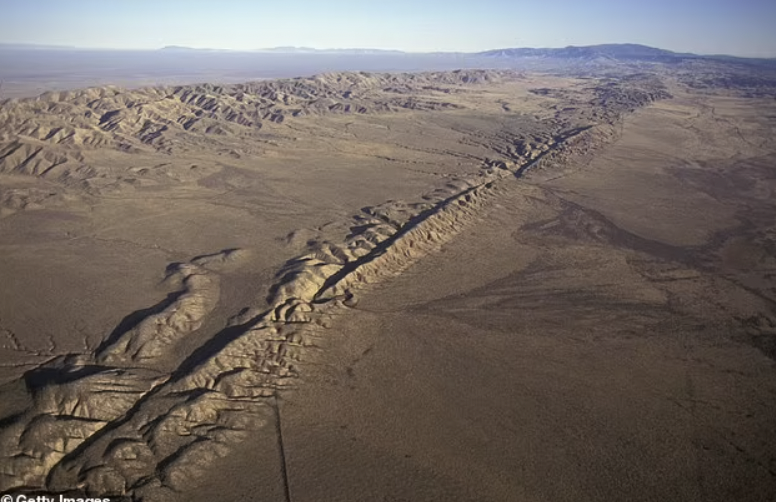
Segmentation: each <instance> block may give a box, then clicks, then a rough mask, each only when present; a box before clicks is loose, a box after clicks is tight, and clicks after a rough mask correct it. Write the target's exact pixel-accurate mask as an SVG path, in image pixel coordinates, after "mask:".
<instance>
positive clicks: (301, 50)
mask: <svg viewBox="0 0 776 502" xmlns="http://www.w3.org/2000/svg"><path fill="white" fill-rule="evenodd" d="M256 52H275V53H281V54H342V55H353V54H366V55H377V54H405V52H403V51H395V50H385V49H315V48H313V47H271V48H269V49H258V50H257V51H256Z"/></svg>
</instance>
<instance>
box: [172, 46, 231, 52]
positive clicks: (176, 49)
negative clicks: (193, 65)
mask: <svg viewBox="0 0 776 502" xmlns="http://www.w3.org/2000/svg"><path fill="white" fill-rule="evenodd" d="M159 50H160V51H163V52H233V51H230V50H229V49H197V48H194V47H185V46H182V45H167V46H165V47H162V48H161V49H159Z"/></svg>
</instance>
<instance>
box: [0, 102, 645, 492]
mask: <svg viewBox="0 0 776 502" xmlns="http://www.w3.org/2000/svg"><path fill="white" fill-rule="evenodd" d="M651 99H652V96H651V95H647V98H646V99H645V100H644V101H643V103H641V104H646V103H648V102H649V101H650V100H651ZM617 110H618V111H617V113H616V114H614V115H610V116H609V118H608V119H607V120H606V121H605V122H604V123H602V124H600V125H598V126H595V127H589V128H588V127H581V128H580V127H577V128H574V129H571V130H568V131H566V132H565V133H564V134H562V135H560V136H558V137H556V138H553V139H552V142H551V143H547V144H546V146H545V147H542V148H538V149H537V151H538V152H539V153H536V154H532V155H531V156H530V161H528V162H527V163H522V164H518V163H517V162H516V161H515V159H509V158H506V159H503V160H495V161H494V160H490V161H489V162H487V163H486V164H487V165H486V166H485V168H484V169H483V170H482V171H481V172H480V173H479V174H478V175H476V176H472V177H470V178H465V179H458V180H454V181H451V182H450V183H449V184H448V185H447V186H446V187H445V188H444V189H442V190H437V191H436V192H434V193H431V194H429V195H428V196H427V197H426V198H425V201H424V202H418V203H413V204H405V203H398V202H390V203H386V204H384V205H381V206H376V207H370V208H365V209H364V210H363V211H362V213H361V214H359V215H357V216H356V217H354V219H353V221H352V225H350V228H351V233H350V234H349V235H348V236H347V237H346V238H345V239H344V240H343V241H342V242H341V243H332V242H329V241H318V242H314V243H313V244H312V245H311V246H310V248H309V250H308V252H306V253H305V254H303V255H301V256H299V257H297V258H295V259H293V260H291V261H289V262H288V263H287V264H286V266H285V267H284V268H283V269H282V270H281V271H280V272H279V273H278V276H277V282H276V284H275V285H274V286H273V287H272V288H271V291H270V297H269V304H270V308H269V309H266V310H260V309H259V308H248V309H246V310H245V311H244V312H241V313H240V314H239V315H237V316H235V317H234V318H233V320H232V322H231V324H230V325H229V326H227V327H226V328H225V329H224V330H222V331H221V332H219V333H217V334H215V335H214V337H213V338H212V339H211V340H210V341H209V342H208V343H207V344H206V345H204V346H202V347H201V348H200V349H199V350H197V351H195V352H194V353H193V354H191V356H189V357H188V358H187V359H186V360H185V361H183V362H182V363H181V364H180V366H179V367H178V368H177V370H176V371H174V372H173V373H172V374H170V373H169V372H165V371H164V370H161V369H160V368H162V367H163V364H161V362H162V361H163V360H164V359H165V357H166V356H167V355H169V354H170V353H171V352H172V351H173V350H174V349H175V345H176V343H177V342H178V341H179V340H180V339H182V338H183V337H185V336H186V335H187V334H189V333H192V332H194V331H196V330H198V329H200V327H201V326H202V324H203V322H204V320H205V319H206V317H207V316H208V315H209V314H210V313H211V312H212V310H213V309H214V308H215V306H216V305H217V303H218V297H219V280H220V279H219V277H218V274H217V270H218V267H219V266H220V264H222V263H224V262H228V261H230V260H233V259H238V260H239V255H240V252H239V251H235V250H229V251H225V252H222V253H220V254H216V255H212V256H208V257H199V258H197V259H194V260H192V261H191V262H189V263H185V264H177V265H174V266H172V268H171V269H170V274H169V277H168V280H170V281H173V283H174V284H177V285H178V286H179V289H178V292H177V293H174V294H173V295H171V296H170V297H169V298H168V299H167V300H165V302H163V303H162V304H160V305H159V307H160V308H159V309H158V312H157V313H154V314H152V315H149V316H146V317H145V318H143V319H141V320H139V322H138V323H137V324H135V325H133V326H128V327H127V329H125V330H122V331H119V332H117V333H114V334H113V335H112V336H111V337H109V338H108V339H107V340H106V341H105V342H104V343H103V344H102V346H101V347H100V348H99V349H98V350H96V351H95V352H94V353H93V354H86V355H73V356H67V357H62V358H58V359H56V360H54V361H51V362H50V363H47V364H46V365H44V366H43V367H41V368H40V369H38V370H36V371H34V372H31V373H29V374H28V375H27V380H28V385H29V386H30V388H31V389H32V391H33V394H34V397H35V402H34V405H33V406H32V407H31V408H30V409H29V410H28V411H27V412H25V414H24V415H23V416H21V417H19V419H18V420H17V421H16V422H15V423H14V424H12V425H11V426H10V427H8V428H6V429H5V430H3V433H2V436H1V437H0V444H2V451H3V452H4V453H5V457H4V458H3V459H2V471H1V472H2V478H0V489H1V490H8V489H12V488H40V487H46V488H47V489H49V490H62V491H63V490H68V489H72V488H73V487H78V488H80V489H83V490H85V491H86V492H89V493H94V494H102V495H105V494H131V495H132V496H134V497H136V498H139V499H155V498H159V497H163V495H164V493H163V492H167V491H172V492H175V491H179V490H181V489H182V488H184V487H185V486H187V485H189V484H191V483H193V482H195V481H196V479H197V477H198V476H199V474H200V473H202V472H203V470H205V469H207V468H208V467H209V466H211V465H212V464H213V461H214V460H215V459H217V458H219V457H222V456H224V455H226V454H228V452H229V451H230V450H231V449H232V448H233V447H234V446H235V445H237V444H239V442H240V441H241V440H242V439H244V438H245V437H246V436H247V435H249V434H251V432H252V431H254V430H257V429H259V428H261V427H264V426H265V425H266V424H268V423H270V422H272V421H273V420H274V418H273V417H274V415H273V413H274V410H273V406H275V405H276V404H275V399H276V398H277V395H278V392H279V391H281V390H283V389H285V388H289V387H291V386H293V385H295V382H297V378H298V377H299V376H300V373H301V368H302V367H303V365H304V364H305V362H308V361H312V360H313V359H314V358H315V354H316V352H317V351H319V350H321V348H322V346H323V344H324V338H323V334H324V331H323V329H325V328H327V327H328V326H329V325H330V322H331V319H332V317H333V316H336V315H340V314H342V313H344V312H345V311H346V310H347V309H348V308H351V307H353V306H354V305H355V304H356V300H357V295H358V293H359V291H361V290H363V289H365V288H368V287H369V285H370V284H374V283H378V282H380V281H382V280H384V279H386V278H388V277H391V276H395V275H397V274H400V273H401V272H402V271H403V270H405V269H406V268H407V267H409V266H410V265H412V264H413V263H415V262H416V261H417V260H419V259H420V258H422V257H423V256H425V255H428V254H429V253H432V252H434V251H436V250H438V249H439V248H440V246H442V245H443V244H444V243H446V242H448V241H449V240H450V239H452V238H453V237H454V236H455V235H456V234H458V233H459V232H461V231H462V230H463V229H465V228H466V227H467V226H468V225H470V224H471V223H473V222H475V221H477V219H478V218H479V217H480V216H479V215H480V214H481V213H482V209H483V207H484V206H486V205H487V204H488V203H489V201H491V200H492V199H493V198H494V197H496V196H497V195H498V192H499V183H498V181H499V179H502V178H504V177H511V176H515V175H517V176H521V175H523V174H524V173H525V172H527V171H528V170H529V169H532V168H535V167H537V166H540V165H542V163H544V162H547V161H552V162H557V163H562V162H564V161H567V160H568V159H570V158H574V156H576V155H584V154H586V153H589V152H590V151H591V149H594V148H596V147H597V146H598V145H599V144H600V143H601V142H606V141H611V140H613V139H615V138H616V130H617V127H616V121H615V120H614V119H612V117H613V116H614V117H616V119H617V120H619V119H620V118H621V115H622V113H624V112H625V111H627V110H625V109H617ZM510 166H512V167H510Z"/></svg>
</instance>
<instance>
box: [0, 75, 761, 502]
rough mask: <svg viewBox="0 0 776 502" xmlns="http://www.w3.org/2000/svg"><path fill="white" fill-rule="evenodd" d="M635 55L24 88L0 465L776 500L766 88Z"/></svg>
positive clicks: (362, 493) (97, 483)
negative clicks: (612, 61)
mask: <svg viewBox="0 0 776 502" xmlns="http://www.w3.org/2000/svg"><path fill="white" fill-rule="evenodd" d="M641 70H643V69H641ZM641 70H640V71H636V70H634V69H633V68H626V69H622V68H618V69H617V71H607V72H599V73H597V74H592V73H591V72H582V71H574V72H566V73H560V72H546V71H544V72H534V71H523V70H516V69H489V70H477V69H465V70H457V71H437V72H417V73H380V72H375V73H373V72H333V73H323V74H319V75H316V76H313V77H305V78H292V79H279V80H264V81H259V82H252V83H245V84H191V85H174V86H171V85H167V86H165V85H157V86H154V87H141V88H137V89H125V88H120V87H110V86H109V87H99V88H89V89H85V90H71V91H54V92H48V93H45V94H43V95H40V96H38V97H30V98H19V99H12V100H7V101H5V102H3V103H2V105H0V337H1V339H0V343H1V344H2V346H1V347H0V362H2V367H0V491H2V492H3V493H6V492H9V493H11V492H13V493H30V494H34V493H42V492H46V493H66V494H73V493H81V494H90V495H94V496H98V495H101V496H108V495H110V496H116V497H118V496H123V497H127V498H129V499H131V500H144V501H155V500H162V501H167V500H169V501H178V500H195V501H196V500H203V501H204V500H240V499H242V500H266V501H294V502H299V501H310V502H313V501H432V500H433V501H491V500H493V501H495V500H499V501H611V500H632V501H636V500H639V501H665V500H682V501H704V502H705V501H730V500H737V501H769V500H773V498H774V497H775V496H776V378H775V377H776V366H774V359H775V358H776V283H775V282H774V281H775V280H776V279H775V278H776V171H775V169H776V142H774V137H775V133H776V101H775V100H774V96H776V93H774V92H773V89H774V88H776V85H775V86H773V87H767V86H762V85H759V84H758V85H759V86H758V87H757V89H755V90H753V89H752V88H750V87H747V84H746V83H744V84H740V82H739V83H736V82H735V81H734V80H730V79H728V80H725V79H705V80H704V79H699V78H695V75H696V74H695V73H693V69H690V70H687V69H686V68H684V69H683V70H682V71H678V70H676V69H670V70H667V69H665V68H663V67H662V66H660V67H658V66H654V67H652V66H651V67H650V71H641ZM715 71H716V70H715ZM758 82H761V81H758ZM739 84H740V85H739Z"/></svg>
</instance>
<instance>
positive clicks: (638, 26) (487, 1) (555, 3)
mask: <svg viewBox="0 0 776 502" xmlns="http://www.w3.org/2000/svg"><path fill="white" fill-rule="evenodd" d="M775 27H776V0H737V1H735V0H642V1H633V0H542V1H522V0H511V1H509V0H469V1H461V0H392V1H391V0H383V1H379V2H374V1H355V0H320V1H307V0H292V1H283V0H274V1H270V2H267V1H261V0H255V1H251V0H233V1H230V0H221V1H207V2H206V1H198V0H185V1H184V0H180V1H179V0H70V1H67V0H0V42H6V43H8V42H13V43H37V44H57V45H74V46H78V47H95V48H123V49H124V48H135V49H153V48H159V47H163V46H166V45H184V46H190V47H201V48H205V47H207V48H222V49H237V50H243V49H258V48H265V47H276V46H286V45H293V46H309V47H316V48H353V47H368V48H379V49H400V50H407V51H479V50H487V49H495V48H504V47H562V46H566V45H589V44H597V43H608V42H633V43H641V44H646V45H652V46H656V47H661V48H665V49H672V50H676V51H691V52H698V53H705V54H708V53H726V54H736V55H747V56H769V57H774V56H776V28H775Z"/></svg>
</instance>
